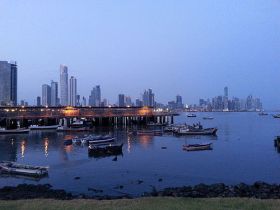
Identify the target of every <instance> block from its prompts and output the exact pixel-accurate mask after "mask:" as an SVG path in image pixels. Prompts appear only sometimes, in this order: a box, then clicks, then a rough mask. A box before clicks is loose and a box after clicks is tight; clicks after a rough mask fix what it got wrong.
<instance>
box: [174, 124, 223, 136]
mask: <svg viewBox="0 0 280 210" xmlns="http://www.w3.org/2000/svg"><path fill="white" fill-rule="evenodd" d="M217 131H218V129H217V128H195V127H192V126H188V127H185V128H180V129H178V131H177V132H176V134H178V135H216V133H217Z"/></svg>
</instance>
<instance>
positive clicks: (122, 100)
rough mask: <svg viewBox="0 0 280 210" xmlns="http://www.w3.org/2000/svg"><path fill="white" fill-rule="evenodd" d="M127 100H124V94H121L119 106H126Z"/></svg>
mask: <svg viewBox="0 0 280 210" xmlns="http://www.w3.org/2000/svg"><path fill="white" fill-rule="evenodd" d="M124 106H125V102H124V94H119V107H124Z"/></svg>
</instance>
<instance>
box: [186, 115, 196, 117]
mask: <svg viewBox="0 0 280 210" xmlns="http://www.w3.org/2000/svg"><path fill="white" fill-rule="evenodd" d="M187 117H196V114H188V115H187Z"/></svg>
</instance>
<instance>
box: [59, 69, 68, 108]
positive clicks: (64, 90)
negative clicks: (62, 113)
mask: <svg viewBox="0 0 280 210" xmlns="http://www.w3.org/2000/svg"><path fill="white" fill-rule="evenodd" d="M60 103H61V105H62V106H67V105H69V103H68V67H67V66H65V65H60Z"/></svg>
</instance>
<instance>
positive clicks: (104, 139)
mask: <svg viewBox="0 0 280 210" xmlns="http://www.w3.org/2000/svg"><path fill="white" fill-rule="evenodd" d="M113 141H115V137H113V136H102V137H100V138H99V139H91V140H89V141H88V143H89V144H100V143H107V142H113Z"/></svg>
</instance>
